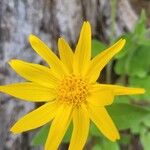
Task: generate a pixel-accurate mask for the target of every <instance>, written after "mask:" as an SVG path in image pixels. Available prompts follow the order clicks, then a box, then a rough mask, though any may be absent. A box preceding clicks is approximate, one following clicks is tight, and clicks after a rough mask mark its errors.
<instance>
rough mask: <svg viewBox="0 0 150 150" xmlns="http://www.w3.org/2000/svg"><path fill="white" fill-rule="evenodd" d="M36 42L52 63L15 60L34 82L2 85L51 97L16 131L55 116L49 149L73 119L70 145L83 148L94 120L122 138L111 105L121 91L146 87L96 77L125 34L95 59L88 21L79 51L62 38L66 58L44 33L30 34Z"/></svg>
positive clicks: (26, 95)
mask: <svg viewBox="0 0 150 150" xmlns="http://www.w3.org/2000/svg"><path fill="white" fill-rule="evenodd" d="M29 41H30V44H31V46H32V48H33V49H34V50H35V51H36V52H37V53H38V54H39V55H40V56H41V57H42V58H43V59H44V60H45V61H46V62H47V64H48V65H49V67H46V66H42V65H38V64H32V63H27V62H24V61H22V60H11V61H10V62H9V64H10V66H11V67H12V68H13V69H14V70H15V71H16V72H17V73H18V74H19V75H20V76H22V77H23V78H25V79H26V80H28V82H23V83H14V84H10V85H4V86H0V91H1V92H4V93H7V94H10V95H12V96H14V97H17V98H20V99H24V100H27V101H32V102H46V103H45V104H44V105H43V106H41V107H39V108H38V109H36V110H34V111H32V112H30V113H29V114H27V115H26V116H24V117H23V118H21V119H20V120H19V121H18V122H17V123H16V124H15V125H14V126H13V127H12V128H11V131H12V132H13V133H20V132H24V131H27V130H31V129H34V128H37V127H40V126H43V125H44V124H46V123H48V122H50V121H52V123H51V127H50V131H49V134H48V138H47V141H46V144H45V150H56V149H57V148H58V146H59V144H60V143H61V140H62V138H63V136H64V134H65V132H66V130H67V128H68V126H69V124H70V123H71V121H73V133H72V136H71V140H70V145H69V150H82V149H83V147H84V145H85V143H86V140H87V136H88V132H89V125H90V120H91V121H92V122H94V124H95V125H96V126H97V127H98V129H99V130H100V131H101V132H102V133H103V134H104V136H105V137H107V138H108V139H109V140H111V141H116V140H117V139H119V138H120V136H119V132H118V130H117V128H116V127H115V125H114V123H113V121H112V119H111V117H110V116H109V114H108V113H107V111H106V109H105V106H106V105H111V104H112V103H113V100H114V96H116V95H130V94H142V93H144V89H140V88H127V87H123V86H119V85H110V84H100V83H98V82H96V80H97V79H98V77H99V75H100V72H101V70H102V69H103V68H104V66H105V65H106V64H107V63H108V61H109V60H110V59H111V58H112V57H113V56H114V55H115V54H116V53H118V52H119V51H120V50H121V49H122V47H123V46H124V44H125V40H124V39H120V40H119V41H118V42H117V43H115V44H114V45H113V46H111V47H110V48H108V49H106V50H105V51H103V52H102V53H100V54H98V55H97V56H96V57H95V58H93V59H91V27H90V24H89V23H88V22H84V24H83V27H82V30H81V33H80V38H79V41H78V44H77V46H76V49H75V52H73V51H72V49H71V48H70V47H69V45H68V44H67V42H66V41H65V40H64V39H62V38H60V39H59V41H58V49H59V55H60V59H59V58H58V57H57V56H56V55H55V54H54V53H53V52H52V50H51V49H49V48H48V47H47V46H46V45H45V44H44V43H43V42H42V41H41V40H40V39H38V38H37V37H36V36H34V35H30V36H29Z"/></svg>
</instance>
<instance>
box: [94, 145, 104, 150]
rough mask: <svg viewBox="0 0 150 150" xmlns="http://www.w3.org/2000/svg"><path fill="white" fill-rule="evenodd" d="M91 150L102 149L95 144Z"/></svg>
mask: <svg viewBox="0 0 150 150" xmlns="http://www.w3.org/2000/svg"><path fill="white" fill-rule="evenodd" d="M92 150H103V149H102V147H101V145H99V144H96V145H94V146H93V147H92Z"/></svg>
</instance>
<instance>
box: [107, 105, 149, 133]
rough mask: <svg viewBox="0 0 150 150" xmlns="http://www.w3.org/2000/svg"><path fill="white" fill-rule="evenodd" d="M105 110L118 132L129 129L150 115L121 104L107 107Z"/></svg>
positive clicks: (140, 109)
mask: <svg viewBox="0 0 150 150" xmlns="http://www.w3.org/2000/svg"><path fill="white" fill-rule="evenodd" d="M107 110H108V112H109V114H110V116H111V117H112V119H113V120H114V122H115V124H116V126H117V127H118V128H119V129H120V130H123V129H128V128H131V127H132V126H133V125H135V124H137V123H139V122H141V121H142V119H143V118H144V117H146V115H148V114H150V111H148V110H147V109H144V108H141V107H138V106H134V105H129V104H121V103H120V104H113V105H111V106H108V107H107Z"/></svg>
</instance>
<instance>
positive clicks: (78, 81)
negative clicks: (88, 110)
mask: <svg viewBox="0 0 150 150" xmlns="http://www.w3.org/2000/svg"><path fill="white" fill-rule="evenodd" d="M87 96H88V83H87V82H86V80H84V79H82V77H80V76H75V75H70V76H67V77H64V78H63V79H62V80H61V82H60V84H59V87H58V100H59V101H60V102H64V103H67V104H71V105H73V106H80V105H81V104H82V103H86V98H87Z"/></svg>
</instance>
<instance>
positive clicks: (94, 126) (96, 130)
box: [90, 122, 102, 137]
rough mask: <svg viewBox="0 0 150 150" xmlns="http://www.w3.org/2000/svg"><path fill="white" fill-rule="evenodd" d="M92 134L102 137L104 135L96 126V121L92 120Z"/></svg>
mask: <svg viewBox="0 0 150 150" xmlns="http://www.w3.org/2000/svg"><path fill="white" fill-rule="evenodd" d="M90 135H91V136H95V137H100V136H102V135H101V133H100V131H99V129H98V128H97V127H96V125H95V124H94V123H92V122H91V125H90Z"/></svg>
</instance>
